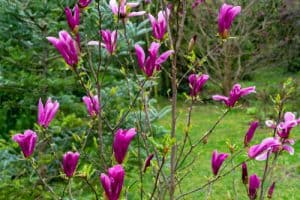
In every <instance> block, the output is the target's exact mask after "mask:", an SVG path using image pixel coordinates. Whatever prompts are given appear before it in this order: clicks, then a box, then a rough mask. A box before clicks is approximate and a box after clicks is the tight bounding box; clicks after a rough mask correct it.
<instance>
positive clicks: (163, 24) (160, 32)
mask: <svg viewBox="0 0 300 200" xmlns="http://www.w3.org/2000/svg"><path fill="white" fill-rule="evenodd" d="M169 16H170V10H169V9H168V8H167V9H166V11H159V13H158V17H157V20H156V19H155V17H153V15H151V14H148V18H149V20H150V22H151V26H152V34H153V37H154V38H156V39H158V40H162V39H163V38H164V35H165V33H166V31H167V17H168V18H169Z"/></svg>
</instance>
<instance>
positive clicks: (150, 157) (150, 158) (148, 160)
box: [143, 153, 154, 173]
mask: <svg viewBox="0 0 300 200" xmlns="http://www.w3.org/2000/svg"><path fill="white" fill-rule="evenodd" d="M153 156H154V154H153V153H152V154H150V155H149V156H148V157H147V159H146V160H145V164H144V170H143V171H144V173H145V172H146V170H147V168H148V167H149V166H150V165H151V160H152V158H153Z"/></svg>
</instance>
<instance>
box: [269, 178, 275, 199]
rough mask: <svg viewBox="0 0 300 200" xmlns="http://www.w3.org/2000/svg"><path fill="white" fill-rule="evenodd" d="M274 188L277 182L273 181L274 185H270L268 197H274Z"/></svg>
mask: <svg viewBox="0 0 300 200" xmlns="http://www.w3.org/2000/svg"><path fill="white" fill-rule="evenodd" d="M274 188H275V182H273V183H272V185H271V186H270V188H269V190H268V198H269V199H272V195H273V192H274Z"/></svg>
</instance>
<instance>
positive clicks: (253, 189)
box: [248, 174, 260, 200]
mask: <svg viewBox="0 0 300 200" xmlns="http://www.w3.org/2000/svg"><path fill="white" fill-rule="evenodd" d="M259 186H260V180H259V177H258V176H257V175H256V174H253V175H251V176H250V178H249V189H248V195H249V198H250V200H254V199H256V194H257V190H258V189H259Z"/></svg>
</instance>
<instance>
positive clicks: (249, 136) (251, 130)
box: [244, 121, 258, 147]
mask: <svg viewBox="0 0 300 200" xmlns="http://www.w3.org/2000/svg"><path fill="white" fill-rule="evenodd" d="M257 127H258V121H254V122H252V123H251V125H250V127H249V129H248V131H247V133H246V135H245V138H244V146H245V147H247V146H248V145H249V143H250V141H251V140H252V138H253V136H254V133H255V130H256V129H257Z"/></svg>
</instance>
